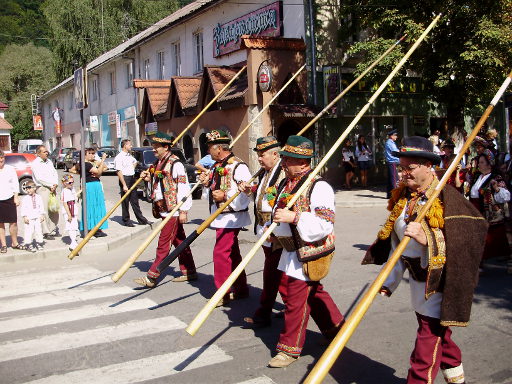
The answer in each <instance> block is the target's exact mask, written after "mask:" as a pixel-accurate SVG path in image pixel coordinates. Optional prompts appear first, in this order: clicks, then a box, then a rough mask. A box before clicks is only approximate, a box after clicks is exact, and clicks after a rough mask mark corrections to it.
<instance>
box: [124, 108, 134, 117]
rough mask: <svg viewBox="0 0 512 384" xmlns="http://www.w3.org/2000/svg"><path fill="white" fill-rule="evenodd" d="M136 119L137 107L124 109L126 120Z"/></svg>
mask: <svg viewBox="0 0 512 384" xmlns="http://www.w3.org/2000/svg"><path fill="white" fill-rule="evenodd" d="M134 117H135V106H133V105H132V106H131V107H128V108H125V109H124V118H125V120H128V119H133V118H134Z"/></svg>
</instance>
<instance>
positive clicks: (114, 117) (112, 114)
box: [108, 111, 117, 125]
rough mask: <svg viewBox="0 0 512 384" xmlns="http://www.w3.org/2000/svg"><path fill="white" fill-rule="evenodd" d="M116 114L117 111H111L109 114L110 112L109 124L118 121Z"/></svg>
mask: <svg viewBox="0 0 512 384" xmlns="http://www.w3.org/2000/svg"><path fill="white" fill-rule="evenodd" d="M116 116H117V111H114V112H109V114H108V124H109V125H114V124H115V123H116Z"/></svg>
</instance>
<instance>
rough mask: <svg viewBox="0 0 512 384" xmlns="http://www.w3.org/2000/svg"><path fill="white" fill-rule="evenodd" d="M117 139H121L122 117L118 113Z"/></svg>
mask: <svg viewBox="0 0 512 384" xmlns="http://www.w3.org/2000/svg"><path fill="white" fill-rule="evenodd" d="M116 137H117V138H118V139H120V138H121V115H120V114H119V113H116Z"/></svg>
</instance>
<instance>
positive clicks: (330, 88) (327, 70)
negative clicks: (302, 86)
mask: <svg viewBox="0 0 512 384" xmlns="http://www.w3.org/2000/svg"><path fill="white" fill-rule="evenodd" d="M322 73H323V79H324V83H323V90H324V107H326V106H327V105H328V104H329V103H330V102H331V101H332V100H334V99H335V98H336V96H338V95H339V94H340V93H341V76H340V67H339V66H337V65H334V66H324V67H323V68H322ZM339 112H340V108H339V103H336V104H335V105H334V106H332V107H331V108H329V111H328V112H327V117H337V116H338V114H339Z"/></svg>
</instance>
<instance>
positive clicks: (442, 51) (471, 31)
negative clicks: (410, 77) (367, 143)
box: [340, 0, 512, 128]
mask: <svg viewBox="0 0 512 384" xmlns="http://www.w3.org/2000/svg"><path fill="white" fill-rule="evenodd" d="M343 4H344V5H343V6H342V10H343V12H342V13H343V14H344V17H350V18H352V19H356V20H357V21H358V23H357V24H358V26H360V28H361V29H362V30H364V31H366V32H367V34H368V38H367V39H366V40H365V41H361V42H357V43H355V44H354V45H353V46H352V47H351V49H350V54H363V56H364V60H363V62H362V63H361V64H360V65H359V67H358V71H359V72H361V71H362V70H363V68H365V67H366V66H367V65H368V64H369V63H370V62H371V61H372V60H374V59H375V58H376V57H377V56H378V55H380V54H381V53H382V52H383V51H384V50H385V49H386V48H387V47H388V46H389V43H391V42H392V41H393V40H395V39H396V38H398V37H399V36H401V35H402V34H403V33H408V38H407V39H408V41H413V40H415V39H416V38H417V37H418V36H419V34H420V33H421V32H422V31H423V29H424V28H426V26H427V25H428V24H429V23H430V22H431V20H432V19H433V17H434V15H435V14H437V13H439V12H441V13H442V17H441V19H440V21H439V23H438V25H437V26H436V28H434V30H432V31H431V33H430V35H429V36H427V39H426V41H425V42H424V43H423V44H422V45H421V46H420V47H419V48H418V50H417V51H416V52H415V53H414V54H413V55H412V56H411V58H410V59H409V61H408V63H407V64H406V66H405V69H404V73H405V71H409V73H411V72H412V73H414V74H417V75H419V76H421V77H422V78H423V79H424V81H425V84H426V85H427V92H428V95H429V96H430V97H431V98H432V99H433V100H436V101H438V102H440V103H443V104H444V105H446V108H447V114H448V123H449V126H450V128H451V127H453V126H456V125H458V126H460V125H461V123H462V119H463V115H464V113H465V112H466V113H467V112H468V111H474V110H482V109H483V108H485V107H486V106H487V105H488V103H489V101H490V100H491V98H492V96H493V95H494V93H495V92H496V91H497V89H498V87H499V86H500V85H501V83H502V82H503V80H504V79H505V76H506V75H507V74H508V73H509V71H510V70H511V68H512V0H479V1H476V0H466V1H459V0H443V1H440V0H424V1H410V0H407V1H406V0H385V1H383V0H351V1H348V2H344V3H343ZM346 33H351V31H343V30H341V31H340V38H341V40H343V38H344V34H346ZM376 39H382V40H380V41H382V45H380V46H379V44H375V41H379V40H376ZM406 49H407V47H401V51H402V53H404V52H405V50H406ZM397 53H398V52H397ZM397 60H398V55H395V60H388V61H387V62H386V63H385V64H384V65H385V70H383V68H382V66H381V69H380V70H378V72H380V73H381V74H382V73H386V72H389V71H391V69H392V66H393V65H394V64H396V63H397ZM386 67H387V68H386ZM374 73H375V72H374Z"/></svg>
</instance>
